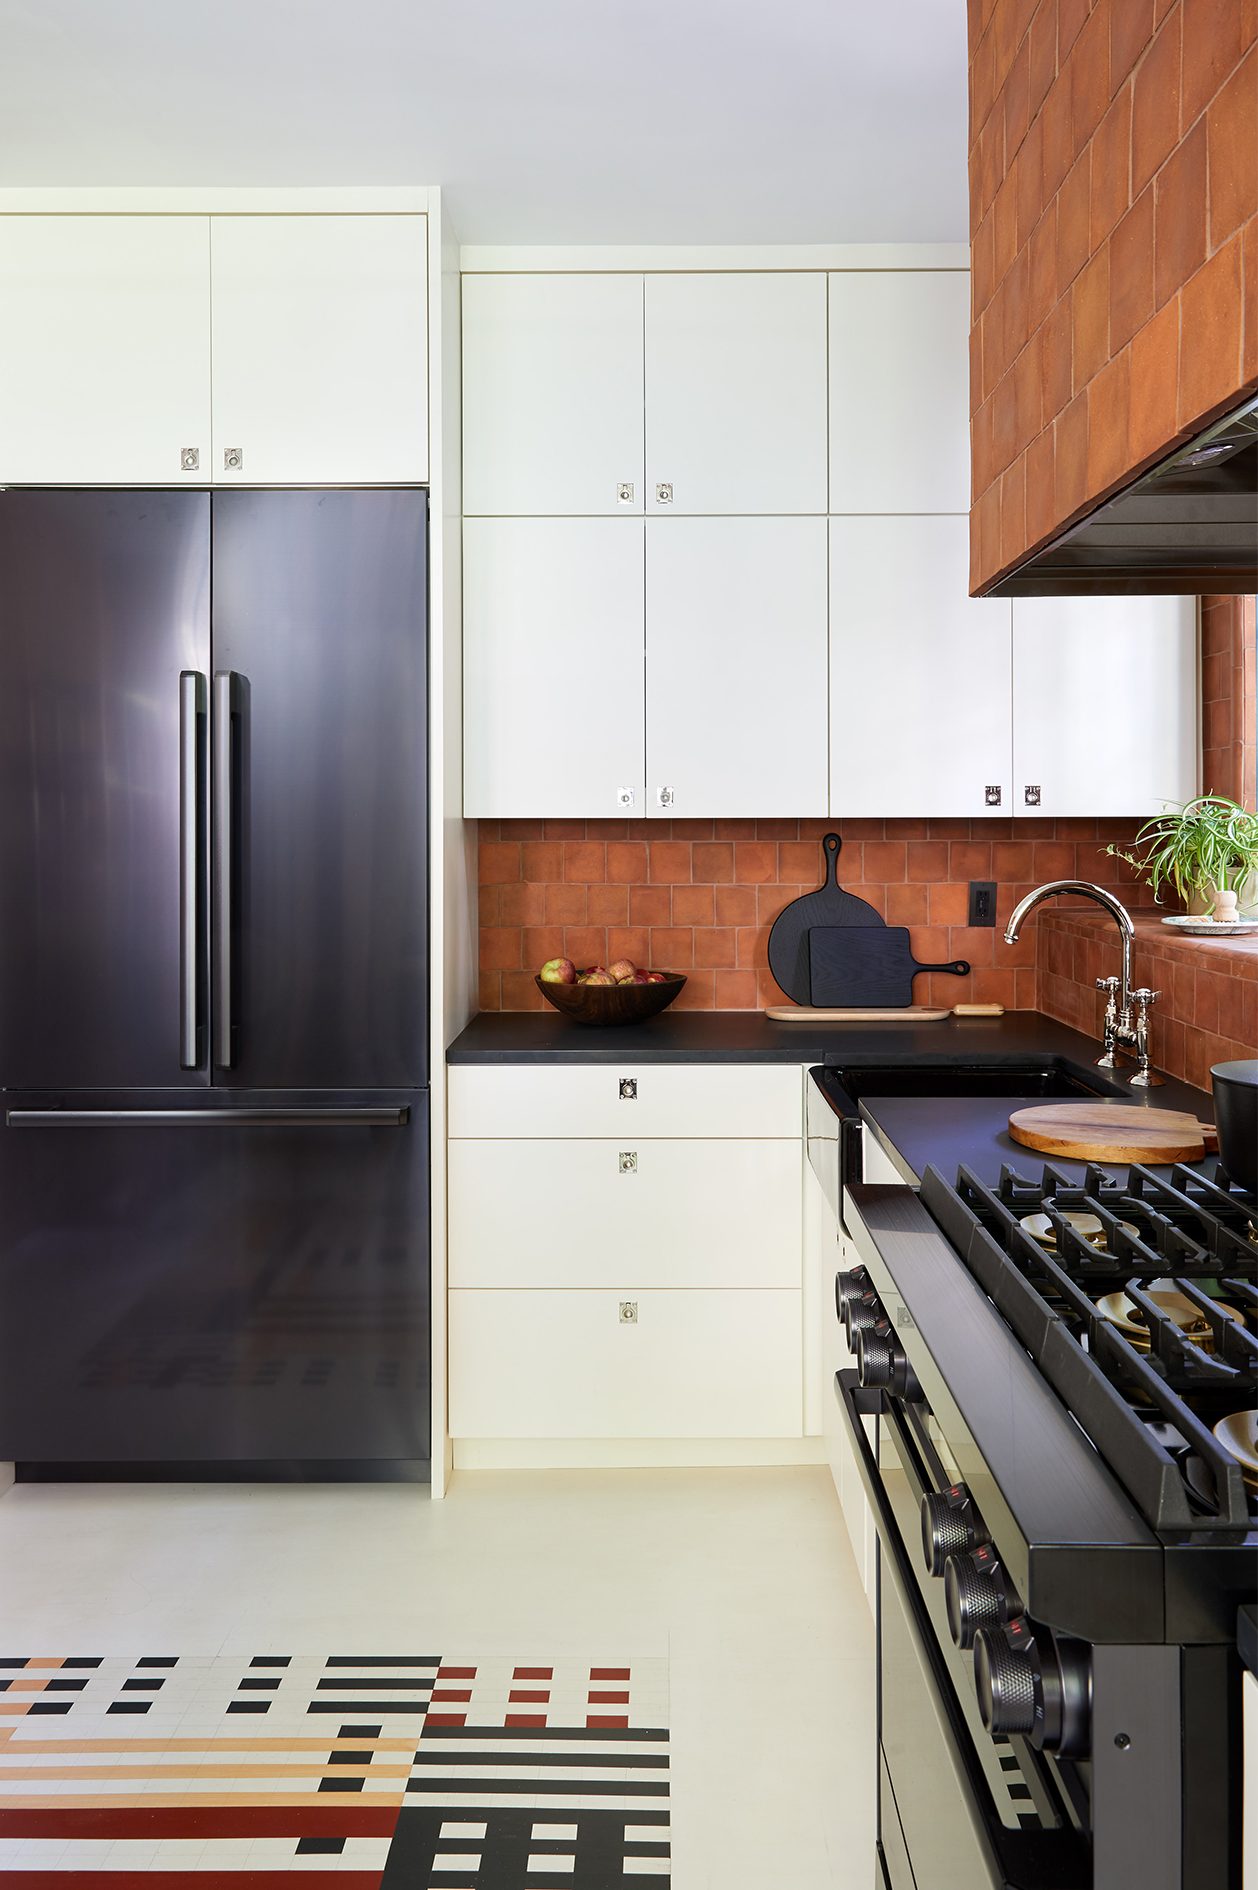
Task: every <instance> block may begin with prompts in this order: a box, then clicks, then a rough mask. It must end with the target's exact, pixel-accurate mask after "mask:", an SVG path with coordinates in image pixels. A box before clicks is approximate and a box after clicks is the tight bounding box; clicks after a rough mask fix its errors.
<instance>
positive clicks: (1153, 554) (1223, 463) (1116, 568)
mask: <svg viewBox="0 0 1258 1890" xmlns="http://www.w3.org/2000/svg"><path fill="white" fill-rule="evenodd" d="M1252 591H1258V400H1249V401H1247V402H1246V404H1245V405H1244V406H1243V407H1238V408H1237V409H1236V411H1235V412H1234V413H1231V414H1229V415H1228V417H1227V418H1226V419H1225V420H1218V421H1216V422H1215V424H1214V425H1213V426H1212V427H1211V428H1210V429H1209V431H1208V432H1206V433H1202V434H1201V435H1200V436H1199V437H1198V438H1197V439H1195V440H1192V441H1190V442H1189V444H1188V445H1187V446H1181V447H1179V448H1178V449H1177V450H1176V451H1175V452H1174V453H1172V454H1170V455H1169V457H1168V458H1166V459H1164V460H1162V462H1161V463H1160V464H1159V465H1157V466H1155V467H1154V468H1153V469H1152V471H1151V472H1147V473H1144V474H1142V475H1141V477H1140V478H1139V479H1136V480H1134V481H1133V483H1132V484H1131V485H1129V486H1128V487H1127V488H1126V490H1125V491H1123V492H1120V493H1118V494H1117V495H1116V497H1114V498H1112V499H1108V500H1107V501H1106V502H1105V504H1104V505H1101V506H1098V507H1097V509H1096V511H1094V512H1090V513H1089V514H1088V516H1087V517H1086V518H1083V519H1080V520H1079V522H1078V524H1077V525H1072V526H1071V527H1070V528H1069V530H1068V531H1064V532H1063V533H1062V534H1061V536H1060V537H1059V538H1055V539H1054V540H1053V541H1052V543H1051V544H1049V545H1046V546H1045V547H1044V549H1043V550H1042V551H1037V552H1036V553H1035V555H1034V556H1033V557H1030V558H1028V559H1027V560H1026V562H1025V563H1024V564H1020V565H1018V566H1017V567H1016V568H1015V569H1014V570H1013V571H1011V572H1010V573H1009V575H1008V576H1007V577H1004V578H1001V580H1000V581H999V583H997V584H993V585H992V586H991V588H990V589H989V590H987V591H984V592H983V593H982V595H983V596H984V597H1069V596H1081V595H1088V594H1093V595H1099V596H1104V595H1109V596H1114V595H1122V594H1124V593H1126V594H1131V595H1140V594H1145V595H1150V594H1156V593H1165V592H1171V593H1174V594H1180V595H1184V594H1190V593H1192V592H1197V593H1200V594H1202V595H1204V596H1207V597H1208V596H1225V597H1230V596H1236V595H1247V594H1248V593H1250V592H1252Z"/></svg>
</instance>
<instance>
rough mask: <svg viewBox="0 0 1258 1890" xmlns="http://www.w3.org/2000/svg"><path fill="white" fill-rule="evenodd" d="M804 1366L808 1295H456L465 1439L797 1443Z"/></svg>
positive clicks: (454, 1344)
mask: <svg viewBox="0 0 1258 1890" xmlns="http://www.w3.org/2000/svg"><path fill="white" fill-rule="evenodd" d="M623 1301H630V1302H632V1303H633V1304H635V1305H636V1307H637V1320H636V1323H634V1324H632V1325H627V1324H625V1323H623V1322H622V1319H621V1315H620V1308H621V1303H622V1302H623ZM800 1364H801V1357H800V1295H799V1293H798V1292H797V1291H796V1292H772V1291H770V1292H712V1293H709V1292H686V1291H682V1292H651V1291H642V1292H640V1291H638V1290H637V1289H636V1288H631V1287H628V1286H626V1287H623V1288H620V1289H617V1290H613V1291H611V1292H598V1291H590V1292H554V1293H530V1292H466V1291H456V1292H452V1293H451V1294H450V1432H451V1435H452V1436H454V1437H493V1438H507V1437H627V1438H635V1437H798V1436H800V1435H801V1386H800Z"/></svg>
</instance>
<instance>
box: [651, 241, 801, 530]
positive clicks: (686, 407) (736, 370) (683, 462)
mask: <svg viewBox="0 0 1258 1890" xmlns="http://www.w3.org/2000/svg"><path fill="white" fill-rule="evenodd" d="M825 304H826V284H825V277H824V276H823V275H819V274H785V273H784V274H779V275H774V274H769V273H764V274H756V273H749V274H745V275H721V274H706V275H652V276H648V277H647V279H646V479H647V510H648V512H674V513H676V512H705V513H757V512H760V513H772V512H824V511H825V509H826V306H825Z"/></svg>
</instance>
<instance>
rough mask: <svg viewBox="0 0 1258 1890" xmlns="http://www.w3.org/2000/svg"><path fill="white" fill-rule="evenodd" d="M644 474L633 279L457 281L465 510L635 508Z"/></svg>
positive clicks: (638, 296)
mask: <svg viewBox="0 0 1258 1890" xmlns="http://www.w3.org/2000/svg"><path fill="white" fill-rule="evenodd" d="M642 468H643V416H642V277H641V276H617V275H605V276H545V275H536V276H528V275H517V276H464V278H463V511H464V514H465V515H467V516H471V515H473V514H494V513H497V514H505V515H514V516H517V517H539V516H540V517H546V516H551V517H562V516H570V515H574V514H581V513H584V514H592V515H593V516H595V517H598V516H601V515H605V514H613V515H614V514H617V513H620V512H635V511H636V512H641V511H642V508H643V482H642V480H643V473H642Z"/></svg>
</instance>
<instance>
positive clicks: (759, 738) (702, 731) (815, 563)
mask: <svg viewBox="0 0 1258 1890" xmlns="http://www.w3.org/2000/svg"><path fill="white" fill-rule="evenodd" d="M827 641H828V637H827V627H826V521H825V519H824V518H738V519H734V518H702V519H701V518H676V519H652V520H651V521H650V523H649V524H648V526H647V723H646V726H647V802H648V810H647V811H648V812H649V813H651V814H653V815H656V816H663V817H666V816H668V815H676V816H678V817H679V818H681V819H688V818H690V817H691V816H702V815H708V814H711V815H716V816H722V815H723V816H725V817H726V818H735V817H738V816H749V815H761V816H771V815H787V816H790V815H793V814H824V813H825V812H826V808H827V793H826V777H827V774H828V759H827V741H826V726H827V703H826V670H827Z"/></svg>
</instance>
